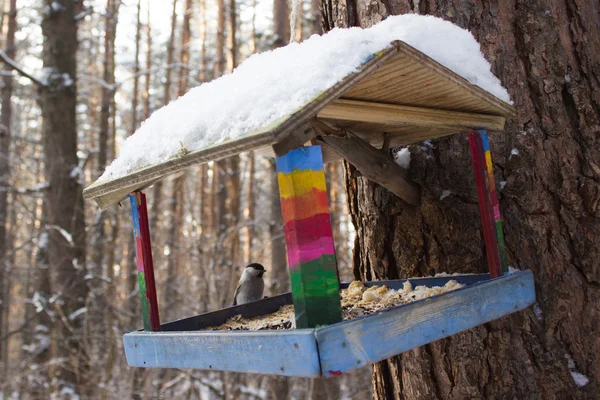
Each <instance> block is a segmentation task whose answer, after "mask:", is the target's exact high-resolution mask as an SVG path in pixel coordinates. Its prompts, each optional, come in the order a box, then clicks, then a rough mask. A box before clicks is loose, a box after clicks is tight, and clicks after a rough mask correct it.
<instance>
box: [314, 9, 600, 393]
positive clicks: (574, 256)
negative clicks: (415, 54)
mask: <svg viewBox="0 0 600 400" xmlns="http://www.w3.org/2000/svg"><path fill="white" fill-rule="evenodd" d="M321 5H322V10H323V26H324V27H325V28H326V29H331V28H333V27H335V26H339V27H344V26H353V25H359V26H363V27H368V26H371V25H373V24H374V23H376V22H378V21H380V20H382V19H384V18H386V17H387V16H389V15H392V14H400V13H406V12H421V13H430V14H433V15H436V16H438V17H441V18H444V19H447V20H450V21H451V22H453V23H455V24H457V25H459V26H461V27H463V28H465V29H469V30H470V31H471V32H472V33H473V35H474V36H475V38H476V39H478V41H479V42H480V43H481V46H482V51H483V53H484V55H485V57H486V58H487V59H488V60H489V61H490V62H491V64H492V71H493V72H494V73H495V74H496V75H497V76H498V77H499V78H500V80H501V81H502V83H503V84H504V86H505V87H507V88H508V91H509V92H510V94H511V96H512V99H513V100H514V102H515V105H516V106H517V109H518V116H517V117H516V118H515V119H513V120H511V121H509V122H508V124H507V127H506V129H505V131H504V133H503V134H500V135H496V136H493V137H491V148H492V153H493V156H492V157H493V159H494V162H495V165H494V166H495V171H496V172H495V174H496V182H501V184H500V187H501V188H502V189H501V190H500V192H499V196H500V207H501V212H502V214H503V218H504V227H505V238H506V246H507V251H508V257H509V263H510V264H511V265H513V266H515V267H518V268H529V269H532V270H533V272H534V275H535V278H536V290H537V298H538V304H536V306H535V308H530V309H528V310H526V311H523V312H519V313H516V314H514V315H512V316H509V317H505V318H502V319H500V320H497V321H494V322H492V323H490V324H485V325H483V326H480V327H477V328H474V329H471V330H469V331H467V332H463V333H460V334H457V335H454V336H452V337H450V338H447V339H444V340H440V341H437V342H435V343H433V344H430V345H427V346H423V347H421V348H418V349H415V350H413V351H409V352H406V353H404V354H402V355H400V356H398V357H394V358H391V359H389V360H387V361H384V362H381V363H378V364H376V365H375V366H374V368H373V392H374V397H375V398H377V399H391V398H397V399H414V398H420V399H429V398H439V399H463V398H527V399H547V398H595V397H596V396H597V393H598V392H599V390H600V387H599V382H600V363H599V362H598V361H599V358H600V341H598V340H597V338H598V337H600V323H599V322H600V319H599V318H600V317H599V315H600V301H599V300H600V285H599V283H600V266H599V265H598V263H597V260H598V257H599V255H600V254H599V251H600V250H599V249H600V246H599V243H600V240H599V239H600V220H599V217H600V167H599V165H600V146H599V137H600V134H599V133H600V127H599V125H598V121H599V120H600V91H599V89H600V82H599V80H598V77H599V76H600V53H598V52H597V51H595V50H593V49H598V48H599V46H600V33H599V32H600V31H599V30H598V25H597V24H598V23H597V16H598V11H597V10H598V3H597V1H596V2H595V1H590V0H586V1H582V2H574V1H570V0H569V1H566V2H562V3H556V2H552V1H547V0H536V1H533V2H531V1H522V0H517V1H516V2H508V3H507V2H500V3H498V2H492V3H480V2H474V1H470V0H461V1H458V2H451V1H446V0H430V1H420V2H418V3H417V2H404V1H385V2H379V1H375V2H371V3H369V4H368V5H367V4H365V3H363V2H354V1H349V2H348V1H347V2H344V3H343V4H342V3H337V2H333V1H330V0H323V1H322V4H321ZM467 149H468V143H467V139H466V137H464V136H461V135H456V136H453V137H448V138H444V139H439V140H434V141H431V142H427V143H423V144H417V145H412V146H411V147H410V151H411V154H412V161H411V164H410V171H409V174H410V176H411V178H412V180H413V181H415V182H417V183H418V184H419V185H420V186H421V188H422V193H423V196H422V200H421V206H420V207H419V208H414V209H413V208H408V207H406V206H405V205H404V204H403V203H402V202H401V201H400V200H399V199H398V198H396V197H395V196H394V195H393V194H391V193H389V192H387V191H386V190H385V189H383V188H381V187H379V186H377V185H374V184H372V183H370V182H368V181H365V179H364V178H354V177H352V174H347V176H348V178H347V193H348V201H349V205H350V211H351V215H352V218H353V222H354V225H355V227H356V231H357V237H356V242H355V248H354V271H355V277H356V278H358V279H364V280H376V279H393V278H398V277H410V276H418V275H432V274H435V273H437V272H450V273H452V272H484V271H486V266H485V255H484V244H483V239H482V234H481V231H480V229H481V228H480V226H481V223H480V220H479V213H478V208H477V207H478V206H477V196H476V194H475V188H474V184H473V178H472V170H471V165H470V160H469V152H468V150H467ZM347 168H349V167H348V166H347ZM444 191H448V192H444ZM442 193H445V194H444V195H443V196H442ZM448 193H450V195H449V196H448ZM533 309H537V312H536V313H534V312H533ZM569 358H571V359H572V361H569ZM573 372H580V373H582V374H584V375H586V376H587V377H588V378H589V383H588V384H587V385H585V386H583V387H578V386H577V385H576V384H575V382H574V379H573V377H572V375H571V373H573Z"/></svg>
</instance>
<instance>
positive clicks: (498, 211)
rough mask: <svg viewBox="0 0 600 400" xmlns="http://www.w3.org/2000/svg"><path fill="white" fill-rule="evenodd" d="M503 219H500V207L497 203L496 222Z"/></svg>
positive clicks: (495, 208)
mask: <svg viewBox="0 0 600 400" xmlns="http://www.w3.org/2000/svg"><path fill="white" fill-rule="evenodd" d="M501 218H502V217H500V205H499V204H498V203H496V204H495V205H494V220H495V221H500V219H501Z"/></svg>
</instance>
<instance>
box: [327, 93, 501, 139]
mask: <svg viewBox="0 0 600 400" xmlns="http://www.w3.org/2000/svg"><path fill="white" fill-rule="evenodd" d="M317 115H318V117H319V118H321V119H330V120H336V121H345V122H362V123H364V124H373V125H374V126H373V129H374V130H384V131H385V132H393V131H394V130H396V129H398V128H405V127H415V128H424V129H444V130H448V134H453V133H459V132H471V131H472V130H473V129H474V128H486V130H487V131H488V132H501V131H502V130H503V129H504V122H505V118H504V117H501V116H496V115H485V114H473V113H465V112H459V111H448V110H436V109H433V108H423V107H412V106H401V105H396V104H383V103H375V102H367V101H357V100H345V99H339V100H336V101H334V102H332V103H330V104H328V105H326V106H325V107H324V108H323V109H321V111H319V114H317ZM367 129H368V127H367Z"/></svg>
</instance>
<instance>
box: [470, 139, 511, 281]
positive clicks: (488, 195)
mask: <svg viewBox="0 0 600 400" xmlns="http://www.w3.org/2000/svg"><path fill="white" fill-rule="evenodd" d="M469 144H470V147H471V157H472V161H473V172H474V175H475V185H476V187H477V196H478V198H479V211H480V213H481V223H482V226H483V236H484V241H485V248H486V254H487V259H488V266H489V269H490V276H491V277H492V278H496V277H498V276H500V275H501V274H503V273H507V272H508V263H507V260H506V249H505V245H504V234H503V232H502V219H501V217H500V206H499V204H498V196H497V194H496V184H495V180H494V172H493V167H492V155H491V153H490V149H489V144H488V137H487V134H486V131H485V129H480V130H476V131H474V132H473V133H471V134H469Z"/></svg>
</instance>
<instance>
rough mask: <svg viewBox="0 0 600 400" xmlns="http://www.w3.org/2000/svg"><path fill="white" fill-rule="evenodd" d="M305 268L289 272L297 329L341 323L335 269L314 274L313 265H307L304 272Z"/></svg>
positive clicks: (316, 271)
mask: <svg viewBox="0 0 600 400" xmlns="http://www.w3.org/2000/svg"><path fill="white" fill-rule="evenodd" d="M309 264H310V263H309ZM305 266H306V265H301V266H300V268H299V269H296V270H290V278H291V283H292V297H293V300H294V309H295V312H296V328H314V327H316V326H319V325H330V324H334V323H336V322H339V321H341V316H342V311H341V302H340V295H339V286H338V280H337V274H336V271H335V269H334V270H315V266H314V265H308V266H306V268H305Z"/></svg>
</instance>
